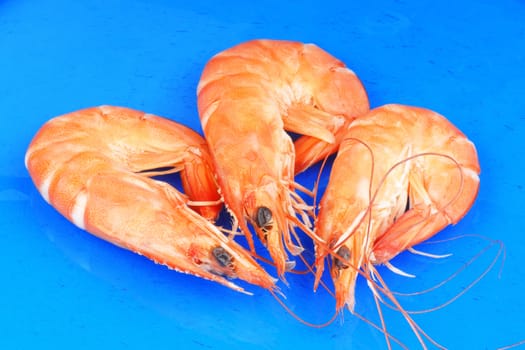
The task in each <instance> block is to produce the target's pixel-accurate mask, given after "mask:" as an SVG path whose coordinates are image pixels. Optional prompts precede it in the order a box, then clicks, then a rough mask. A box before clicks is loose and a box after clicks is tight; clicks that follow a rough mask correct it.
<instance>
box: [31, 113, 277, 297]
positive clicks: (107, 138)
mask: <svg viewBox="0 0 525 350" xmlns="http://www.w3.org/2000/svg"><path fill="white" fill-rule="evenodd" d="M26 167H27V169H28V171H29V173H30V175H31V178H32V179H33V182H34V183H35V185H36V187H37V188H38V190H39V191H40V193H41V194H42V196H43V197H44V199H45V200H46V201H47V202H48V203H49V204H51V205H52V206H53V207H55V208H56V209H57V210H58V211H59V212H60V213H61V214H62V215H64V216H65V217H66V218H67V219H68V220H70V221H71V222H73V223H74V224H75V225H76V226H78V227H80V228H82V229H85V230H86V231H88V232H90V233H92V234H94V235H96V236H98V237H100V238H102V239H105V240H107V241H109V242H112V243H114V244H116V245H118V246H120V247H123V248H126V249H129V250H131V251H133V252H136V253H139V254H141V255H145V256H146V257H148V258H150V259H152V260H154V261H155V262H157V263H160V264H164V265H167V266H168V267H170V268H172V269H175V270H177V271H181V272H185V273H189V274H192V275H196V276H199V277H202V278H206V279H209V280H212V281H215V282H218V283H221V284H223V285H225V286H228V287H230V288H233V289H235V290H238V291H243V289H242V288H241V287H239V286H237V285H236V284H234V283H232V282H231V281H229V280H228V279H227V278H240V279H243V280H245V281H247V282H250V283H253V284H256V285H259V286H262V287H263V288H267V289H273V288H274V279H273V278H272V277H270V276H269V275H268V274H267V273H266V272H265V271H264V270H263V269H262V268H261V267H260V266H259V265H258V264H257V263H256V262H255V261H254V260H253V258H252V257H251V256H250V255H249V254H248V253H247V252H246V251H245V250H244V249H243V248H241V247H240V246H239V245H237V244H236V243H235V242H234V241H233V240H230V239H228V238H226V237H225V236H224V235H223V234H222V232H220V231H219V230H218V229H217V228H216V227H215V226H214V225H213V224H212V223H211V222H210V221H209V220H207V219H206V218H204V217H203V216H201V215H199V214H198V213H197V212H196V211H194V210H192V209H190V208H189V207H188V196H190V198H191V199H192V200H193V201H205V202H208V201H212V202H213V201H216V200H217V198H218V196H219V195H218V193H217V187H216V184H215V182H214V179H213V173H212V169H213V168H212V165H211V163H210V158H209V154H208V150H207V146H206V143H205V141H204V140H203V139H202V137H200V136H199V135H198V134H197V133H195V132H194V131H192V130H190V129H188V128H187V127H184V126H182V125H180V124H177V123H175V122H172V121H169V120H167V119H163V118H160V117H157V116H153V115H150V114H144V113H142V112H139V111H134V110H131V109H127V108H120V107H111V106H101V107H97V108H88V109H84V110H80V111H77V112H73V113H70V114H65V115H62V116H59V117H56V118H54V119H51V120H50V121H48V122H47V123H46V124H44V126H43V127H42V128H41V129H40V130H39V131H38V133H37V134H36V136H35V137H34V139H33V140H32V142H31V144H30V146H29V148H28V150H27V153H26ZM162 168H164V169H166V168H167V169H168V170H166V171H164V172H175V171H180V173H181V177H182V183H183V187H184V188H185V190H186V192H187V193H188V196H186V195H184V194H182V193H180V192H179V191H178V190H176V189H175V188H173V187H171V186H170V185H168V184H167V183H165V182H161V181H157V180H155V179H152V178H150V177H149V176H151V175H156V174H159V173H163V172H162V171H158V169H162ZM196 210H202V211H201V214H203V215H205V216H208V217H209V218H213V217H214V216H215V215H216V213H217V210H218V208H217V206H216V205H214V206H209V207H207V208H202V207H196Z"/></svg>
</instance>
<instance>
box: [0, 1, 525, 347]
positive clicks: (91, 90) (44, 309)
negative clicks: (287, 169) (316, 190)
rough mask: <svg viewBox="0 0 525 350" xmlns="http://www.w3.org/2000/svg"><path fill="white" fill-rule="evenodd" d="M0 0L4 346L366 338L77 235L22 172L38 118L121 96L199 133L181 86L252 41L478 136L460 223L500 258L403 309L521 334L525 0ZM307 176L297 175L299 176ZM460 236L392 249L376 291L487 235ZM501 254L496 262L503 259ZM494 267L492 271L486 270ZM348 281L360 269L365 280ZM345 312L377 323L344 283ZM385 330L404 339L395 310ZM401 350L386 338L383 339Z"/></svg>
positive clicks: (331, 342) (486, 341)
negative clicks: (286, 45) (353, 308)
mask: <svg viewBox="0 0 525 350" xmlns="http://www.w3.org/2000/svg"><path fill="white" fill-rule="evenodd" d="M233 4H234V5H229V4H226V3H224V2H223V3H221V2H218V1H188V2H184V4H179V3H178V2H177V1H168V0H164V1H161V0H157V1H146V0H130V1H115V0H104V1H65V0H64V1H58V0H57V1H27V0H26V1H23V0H19V1H9V0H7V1H0V115H1V116H2V120H3V123H2V124H3V126H2V128H1V131H0V133H1V147H0V159H1V161H0V209H1V210H0V212H1V216H0V237H1V240H0V242H1V245H2V254H0V266H1V268H0V276H1V280H2V286H1V288H0V310H1V311H0V349H35V348H38V349H44V348H56V349H58V348H69V346H75V348H86V349H88V348H95V347H96V346H104V348H129V349H138V348H153V347H155V348H161V349H162V348H173V346H175V345H179V346H185V347H188V348H203V349H229V350H231V349H248V348H261V349H274V348H286V349H289V348H294V349H309V348H312V349H314V348H315V349H320V348H323V349H335V348H337V349H342V348H347V349H348V348H351V349H376V348H377V349H379V348H385V347H386V346H385V342H384V338H383V336H382V334H381V333H379V332H378V331H376V330H374V329H373V328H371V327H370V326H368V325H367V324H365V323H364V322H362V321H360V320H358V319H356V318H355V317H353V316H352V315H351V314H350V313H348V312H347V313H345V315H344V322H340V321H339V320H338V321H336V322H334V323H333V324H332V325H330V326H328V327H326V328H323V329H313V328H309V327H306V326H304V325H302V324H300V323H298V322H297V321H295V320H294V319H293V318H292V317H290V316H289V315H288V314H287V313H286V312H285V311H284V310H283V309H282V308H281V307H280V306H279V305H278V304H277V302H276V301H275V300H274V299H273V298H272V297H271V295H270V294H268V293H267V292H265V291H264V290H260V289H258V288H255V287H251V286H246V287H247V288H249V289H250V290H251V291H252V292H254V294H255V295H254V296H253V297H249V296H246V295H242V294H238V293H235V292H233V291H230V290H228V289H227V288H224V287H222V286H219V285H215V284H212V283H210V282H207V281H203V280H200V279H197V278H195V277H192V276H186V275H182V274H178V273H176V272H172V271H169V270H167V269H166V268H164V267H162V266H158V265H155V264H153V263H151V262H150V261H148V260H146V259H144V258H142V257H140V256H138V255H135V254H132V253H130V252H127V251H124V250H122V249H119V248H117V247H115V246H112V245H110V244H108V243H106V242H104V241H101V240H99V239H97V238H95V237H93V236H91V235H88V234H86V233H85V232H83V231H81V230H79V229H77V228H76V227H74V226H73V225H72V224H70V223H69V222H68V221H66V220H65V219H64V218H62V217H61V216H60V215H59V214H58V213H57V212H56V211H55V210H54V209H53V208H51V207H50V206H48V205H47V204H46V203H45V202H44V201H43V200H42V199H41V197H40V196H39V194H38V193H37V191H36V189H35V188H34V187H33V185H32V183H31V180H30V178H29V176H28V174H27V172H26V170H25V168H24V164H23V157H24V153H25V150H26V148H27V146H28V144H29V142H30V140H31V138H32V136H33V135H34V133H35V132H36V131H37V130H38V128H39V127H40V126H41V125H42V124H43V123H44V122H45V121H46V120H48V119H49V118H51V117H53V116H55V115H59V114H62V113H66V112H70V111H73V110H77V109H80V108H84V107H88V106H94V105H100V104H112V105H123V106H128V107H132V108H136V109H140V110H144V111H147V112H150V113H154V114H158V115H161V116H165V117H169V118H172V119H175V120H177V121H181V122H183V123H184V124H186V125H189V126H191V127H193V128H195V129H197V130H200V125H199V122H198V118H197V112H196V98H195V89H196V86H197V82H198V79H199V76H200V73H201V70H202V68H203V66H204V64H205V62H206V61H207V60H208V59H209V58H210V57H211V56H212V55H213V54H215V53H216V52H218V51H220V50H223V49H225V48H227V47H230V46H232V45H234V44H237V43H239V42H242V41H245V40H248V39H253V38H262V37H267V38H279V39H291V40H298V41H305V42H314V43H316V44H318V45H319V46H321V47H322V48H324V49H325V50H327V51H329V52H330V53H332V54H333V55H335V56H336V57H338V58H340V59H341V60H343V61H344V62H346V63H347V65H348V66H350V67H351V68H352V69H353V70H355V71H356V72H357V74H358V75H359V76H360V77H361V79H362V80H363V82H364V84H365V86H366V88H367V91H368V93H369V96H370V101H371V104H372V106H379V105H382V104H385V103H389V102H398V103H406V104H413V105H419V106H425V107H428V108H431V109H434V110H436V111H438V112H440V113H442V114H444V115H445V116H447V117H448V118H449V119H450V120H451V121H452V122H453V123H455V124H456V125H457V126H458V127H459V128H460V129H461V130H463V131H464V132H465V133H466V134H467V135H468V136H469V138H471V139H472V140H473V141H474V142H475V144H476V145H477V148H478V152H479V157H480V162H481V166H482V177H481V189H480V193H479V197H478V199H477V201H476V203H475V205H474V207H473V208H472V210H471V211H470V213H469V214H468V215H467V216H466V217H465V219H464V220H463V221H461V222H460V223H459V224H458V225H457V226H455V227H453V228H449V229H446V230H445V231H444V232H442V233H440V234H439V235H438V236H437V239H445V238H450V237H455V236H458V235H462V234H478V235H484V236H487V237H489V238H492V239H497V240H501V241H502V242H503V243H504V244H505V246H506V253H507V256H506V260H505V263H504V265H503V266H502V265H501V263H500V262H501V260H500V262H499V263H498V264H497V265H496V266H495V267H494V268H493V269H492V270H491V271H490V272H489V273H488V274H487V275H486V276H485V277H484V278H483V279H482V280H481V281H480V282H479V283H477V284H476V285H475V286H474V287H472V288H471V289H470V290H469V291H468V292H467V293H466V294H465V295H463V296H462V297H461V298H460V299H459V300H457V301H455V302H454V303H452V304H451V305H448V306H446V307H445V308H443V309H441V310H439V311H436V312H433V313H427V314H423V315H415V316H414V317H415V319H416V320H417V322H418V323H419V324H420V325H421V327H423V329H424V330H425V331H426V332H427V333H428V334H429V335H431V336H432V337H433V338H434V339H436V340H437V341H439V342H440V343H441V344H443V345H445V346H447V347H449V348H451V349H466V348H468V349H495V348H497V347H501V346H504V345H509V344H512V343H515V342H518V341H521V340H523V339H524V338H525V316H524V312H525V303H524V298H523V290H525V282H524V279H525V268H524V263H523V256H524V255H525V240H524V239H523V233H524V232H525V225H524V223H523V222H524V221H523V213H522V208H523V200H524V196H523V193H524V188H523V186H524V183H523V179H524V175H523V174H524V166H523V161H518V159H519V158H522V155H521V154H522V153H523V148H524V147H523V146H524V145H525V142H524V141H523V139H524V138H525V102H524V101H525V98H524V95H525V86H524V83H525V68H524V67H525V20H524V19H525V3H524V2H523V1H518V0H501V1H486V0H485V1H484V0H477V1H455V2H453V3H452V2H436V1H387V0H385V1H377V2H374V3H373V4H369V5H364V4H363V2H362V1H359V2H358V1H354V2H352V1H323V2H317V3H315V2H311V1H259V2H253V3H252V2H250V4H245V5H239V4H237V3H236V2H233ZM314 177H315V174H314V172H308V173H307V174H305V175H303V176H302V177H301V178H300V181H305V183H309V182H311V180H312V179H313V178H314ZM488 244H489V243H488V241H485V240H481V239H479V238H473V237H470V238H463V239H459V240H455V241H449V242H446V243H441V244H436V245H433V246H430V247H426V248H425V249H427V250H431V251H434V252H439V253H453V254H454V255H453V257H451V258H449V259H445V260H433V259H428V258H423V257H417V256H414V255H411V254H402V255H401V256H399V257H398V258H396V260H395V264H396V265H397V266H398V267H400V268H402V269H404V270H407V271H409V272H412V273H415V274H417V275H418V277H417V278H416V279H415V280H409V279H407V278H404V277H401V276H397V275H393V274H392V273H390V272H388V271H387V270H384V269H382V270H381V272H382V273H383V276H384V277H385V278H386V279H387V280H388V283H389V285H390V287H391V288H392V289H394V290H399V291H407V290H408V291H416V290H421V289H424V287H425V286H431V285H433V284H434V283H436V282H437V281H440V280H441V279H443V278H444V277H446V276H447V274H448V273H450V272H452V271H454V270H456V269H458V268H460V267H461V266H462V264H464V263H465V262H466V261H468V260H469V259H470V258H471V257H473V256H475V255H476V254H477V253H478V252H479V251H480V250H482V249H483V248H484V247H486V246H487V245H488ZM496 254H497V248H496V246H493V247H492V248H490V249H489V250H488V251H487V252H486V253H485V254H484V255H483V256H482V257H481V258H480V259H478V260H476V262H475V263H473V264H471V265H469V266H468V267H467V269H465V270H464V271H463V272H462V273H461V274H460V275H459V276H458V277H457V278H456V279H454V280H453V282H450V283H448V284H447V285H446V286H444V287H442V288H439V289H438V290H436V291H433V292H432V293H428V294H426V295H420V296H414V297H410V298H403V299H402V302H403V303H404V305H406V307H407V308H419V309H421V308H426V307H431V306H435V305H437V304H440V303H442V302H444V301H446V300H447V299H449V298H451V297H453V296H454V295H456V294H458V293H459V292H460V291H461V290H462V288H465V287H466V286H467V285H468V284H469V283H470V282H471V281H472V280H474V279H475V278H476V277H477V276H479V274H480V273H481V272H482V271H483V269H484V268H485V267H486V266H487V265H488V264H489V263H490V261H491V259H492V258H494V256H495V255H496ZM501 266H502V267H501ZM500 268H501V270H500ZM289 281H290V285H291V288H290V289H288V288H287V287H286V286H284V285H283V286H282V288H283V291H284V292H285V293H286V295H287V296H288V299H287V301H286V302H287V304H288V305H289V306H290V307H291V308H292V309H293V310H294V311H295V312H297V313H298V314H299V315H301V316H303V317H304V318H306V319H307V320H309V321H313V322H322V321H325V320H327V319H329V318H330V317H331V315H332V312H333V305H334V304H333V300H332V299H331V298H330V297H329V296H328V295H327V294H326V293H323V292H319V293H317V294H313V293H312V292H311V285H312V278H311V277H305V276H290V277H289ZM361 282H362V281H361ZM357 293H358V307H357V310H358V311H359V312H361V313H362V314H364V315H365V316H366V317H368V318H370V319H371V320H374V321H377V320H378V318H377V311H376V308H375V304H374V301H373V298H372V296H371V293H370V292H369V290H368V289H367V287H366V285H365V284H364V283H359V284H358V290H357ZM384 312H385V319H386V322H387V326H388V329H389V331H390V332H391V333H392V334H393V335H394V336H396V337H398V338H399V339H400V340H402V341H403V342H404V343H405V344H407V346H409V347H410V348H414V347H416V348H417V346H418V342H417V340H416V339H415V338H414V336H413V334H412V332H411V330H410V329H409V327H408V326H407V324H406V323H405V322H403V321H402V318H401V317H400V316H399V315H398V314H397V313H395V312H391V311H388V310H386V309H385V310H384ZM394 347H397V346H394Z"/></svg>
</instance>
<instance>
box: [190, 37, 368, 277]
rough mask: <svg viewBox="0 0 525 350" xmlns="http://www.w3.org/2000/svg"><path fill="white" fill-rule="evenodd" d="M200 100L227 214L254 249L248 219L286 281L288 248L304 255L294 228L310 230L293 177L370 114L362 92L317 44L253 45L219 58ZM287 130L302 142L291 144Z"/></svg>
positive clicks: (207, 75) (332, 148)
mask: <svg viewBox="0 0 525 350" xmlns="http://www.w3.org/2000/svg"><path fill="white" fill-rule="evenodd" d="M197 95H198V108H199V115H200V119H201V124H202V128H203V130H204V135H205V137H206V140H207V141H208V144H209V146H210V152H211V154H212V157H213V160H214V164H215V169H216V173H217V180H218V183H219V187H220V188H221V194H222V196H223V197H224V201H225V203H226V205H227V208H228V209H229V210H230V212H231V214H232V215H233V217H234V220H235V222H236V223H238V224H239V225H240V227H241V229H242V230H243V232H244V234H245V235H246V236H247V238H248V242H249V243H250V246H251V248H252V250H253V247H254V245H253V239H252V238H251V233H250V230H249V228H248V226H247V222H251V223H252V224H254V225H253V226H254V228H255V232H256V233H257V235H258V236H259V238H260V239H261V240H262V242H263V243H264V244H265V245H266V247H267V248H268V250H269V252H270V255H271V257H272V258H273V260H274V262H275V264H276V266H277V270H278V273H279V275H280V276H282V275H283V273H284V271H285V270H286V268H287V266H290V264H289V262H288V261H287V259H288V255H287V253H286V251H285V247H286V249H287V250H288V251H289V252H291V253H292V254H293V255H297V254H299V253H300V252H301V251H302V247H301V244H300V242H299V241H298V239H297V238H296V239H295V241H294V240H293V239H292V237H294V236H296V235H295V232H294V227H295V226H296V225H299V226H301V228H303V230H308V227H309V219H308V215H309V213H308V209H307V208H306V205H305V204H304V202H302V201H301V200H300V199H299V198H298V196H297V194H295V193H294V189H295V188H297V187H300V186H298V185H297V184H295V182H294V174H295V173H297V172H300V171H302V170H304V169H306V168H307V167H309V166H310V165H312V164H313V163H315V162H317V161H318V160H320V159H323V158H325V157H326V156H328V155H329V154H330V153H332V152H335V150H336V149H337V147H338V144H339V142H340V140H341V139H342V134H343V130H344V129H345V127H346V126H347V125H348V124H349V123H350V121H351V120H353V119H354V118H355V116H357V115H359V114H362V113H365V112H366V111H368V109H369V104H368V98H367V96H366V92H365V90H364V88H363V86H362V84H361V82H360V81H359V79H358V78H357V77H356V75H355V74H354V73H353V72H352V71H351V70H349V69H348V68H346V67H345V65H344V64H343V63H342V62H341V61H339V60H337V59H335V58H334V57H332V56H331V55H329V54H328V53H326V52H325V51H323V50H322V49H320V48H319V47H317V46H315V45H313V44H302V43H298V42H292V41H279V40H253V41H249V42H246V43H242V44H240V45H237V46H234V47H232V48H230V49H227V50H225V51H223V52H221V53H219V54H217V55H215V56H214V57H213V58H212V59H211V60H210V61H209V62H208V63H207V64H206V67H205V68H204V71H203V73H202V76H201V79H200V82H199V86H198V89H197ZM285 130H288V131H291V132H294V133H297V134H300V135H304V136H301V137H300V138H299V139H298V140H297V141H296V142H295V146H294V143H293V142H292V138H291V137H290V136H289V135H288V134H287V133H286V132H285ZM261 218H267V220H263V221H261ZM297 218H300V220H298V219H297Z"/></svg>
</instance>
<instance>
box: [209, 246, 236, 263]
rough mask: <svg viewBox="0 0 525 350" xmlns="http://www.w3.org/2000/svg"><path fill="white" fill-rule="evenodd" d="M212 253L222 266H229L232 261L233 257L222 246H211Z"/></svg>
mask: <svg viewBox="0 0 525 350" xmlns="http://www.w3.org/2000/svg"><path fill="white" fill-rule="evenodd" d="M212 254H213V256H214V257H215V260H217V262H218V263H219V265H221V266H222V267H228V266H231V265H232V263H233V257H232V256H231V255H230V253H228V252H227V251H226V250H225V249H224V248H223V247H215V248H213V250H212Z"/></svg>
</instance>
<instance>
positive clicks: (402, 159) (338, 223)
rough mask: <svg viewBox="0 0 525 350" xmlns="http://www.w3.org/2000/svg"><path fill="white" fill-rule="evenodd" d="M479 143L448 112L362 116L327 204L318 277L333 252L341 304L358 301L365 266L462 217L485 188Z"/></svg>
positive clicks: (344, 148) (385, 110)
mask: <svg viewBox="0 0 525 350" xmlns="http://www.w3.org/2000/svg"><path fill="white" fill-rule="evenodd" d="M479 173H480V167H479V163H478V157H477V153H476V148H475V146H474V144H473V143H472V142H471V141H469V140H468V139H467V138H466V137H465V135H464V134H463V133H462V132H461V131H459V130H458V129H457V128H456V127H455V126H453V125H452V124H451V123H450V122H449V121H448V120H447V119H445V118H444V117H443V116H441V115H439V114H437V113H435V112H432V111H430V110H427V109H423V108H417V107H409V106H403V105H386V106H383V107H379V108H376V109H374V110H372V111H370V112H369V113H368V114H366V115H364V116H363V117H361V118H358V119H357V120H355V121H354V122H353V123H352V125H351V126H350V128H349V129H348V131H347V133H346V135H345V137H344V141H343V142H342V143H341V147H340V149H339V151H338V154H337V157H336V159H335V161H334V164H333V167H332V172H331V174H330V179H329V182H328V185H327V188H326V191H325V193H324V195H323V198H322V199H321V202H320V209H319V215H318V218H317V222H316V227H315V230H316V233H317V235H319V236H320V237H322V238H323V239H324V240H325V242H327V244H328V246H326V245H325V246H320V245H318V246H317V251H316V258H317V260H316V262H317V264H316V265H317V266H316V267H317V271H316V273H317V280H319V278H320V276H321V274H322V270H323V267H324V262H323V260H324V258H325V257H326V256H327V255H328V254H332V259H333V264H332V265H331V275H332V278H333V279H334V284H335V288H336V299H337V301H336V305H337V308H338V309H340V308H341V307H343V306H344V305H345V304H347V305H348V306H349V307H350V308H351V309H352V308H353V306H354V286H355V280H356V277H357V275H358V273H359V271H358V270H361V271H362V272H363V273H365V274H373V273H374V270H373V265H374V264H387V263H388V262H389V260H391V259H392V258H393V257H394V256H396V255H397V254H399V253H400V252H402V251H404V250H406V249H408V248H411V247H412V246H414V245H416V244H418V243H420V242H422V241H424V240H426V239H428V238H430V237H432V236H433V235H435V234H436V233H438V232H439V231H440V230H442V229H443V228H444V227H446V226H447V225H449V224H455V223H457V222H458V221H459V220H460V219H461V218H462V217H463V216H464V215H465V214H466V213H467V211H468V210H469V209H470V207H471V206H472V204H473V202H474V200H475V198H476V196H477V192H478V187H479Z"/></svg>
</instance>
